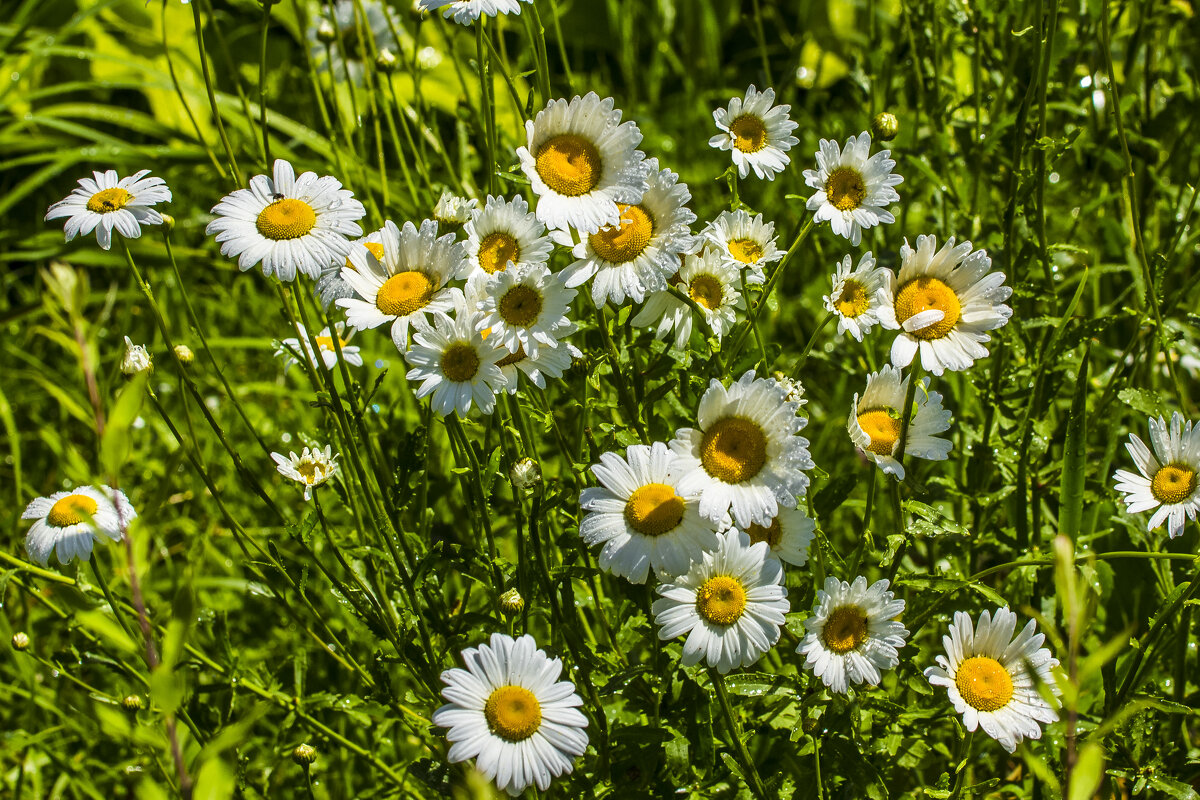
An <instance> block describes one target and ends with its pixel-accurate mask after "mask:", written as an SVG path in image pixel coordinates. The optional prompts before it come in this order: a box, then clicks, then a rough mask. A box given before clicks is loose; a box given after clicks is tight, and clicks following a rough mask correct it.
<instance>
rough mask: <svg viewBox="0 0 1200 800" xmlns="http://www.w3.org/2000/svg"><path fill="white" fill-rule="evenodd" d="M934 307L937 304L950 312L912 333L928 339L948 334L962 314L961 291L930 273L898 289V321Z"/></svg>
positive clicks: (939, 309) (944, 310) (939, 307)
mask: <svg viewBox="0 0 1200 800" xmlns="http://www.w3.org/2000/svg"><path fill="white" fill-rule="evenodd" d="M931 308H936V309H937V310H938V311H941V312H942V313H943V314H945V315H946V316H945V317H943V318H942V321H941V322H938V323H935V324H933V325H930V326H929V327H928V328H924V329H922V330H919V331H912V332H911V333H910V334H909V336H913V337H915V338H917V339H926V340H928V339H941V338H944V337H945V336H947V335H948V334H949V333H950V331H951V330H953V329H954V326H955V324H957V322H958V320H959V318H960V317H961V316H962V304H961V303H959V301H958V295H957V294H955V293H954V290H953V289H951V288H950V287H949V286H947V285H946V284H945V282H944V281H941V280H939V279H938V278H931V277H929V276H924V277H921V278H917V279H916V280H911V281H909V282H908V283H906V284H904V285H903V286H901V287H900V291H898V292H896V321H897V322H899V323H900V324H904V321H905V320H906V319H908V318H909V317H912V316H915V315H917V314H920V313H921V312H922V311H928V310H929V309H931Z"/></svg>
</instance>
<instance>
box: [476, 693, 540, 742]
mask: <svg viewBox="0 0 1200 800" xmlns="http://www.w3.org/2000/svg"><path fill="white" fill-rule="evenodd" d="M483 717H484V719H486V720H487V724H488V729H489V730H491V732H492V733H493V734H495V735H496V736H499V737H500V738H501V739H505V740H507V741H510V742H520V741H523V740H525V739H528V738H529V737H530V736H533V734H535V733H537V729H538V728H540V727H541V725H542V704H541V703H539V702H538V699H537V697H536V696H535V695H534V694H533V692H531V691H529V690H528V689H526V688H525V687H524V686H511V685H509V686H501V687H500V688H499V689H496V690H495V691H493V692H492V693H491V694H490V695H488V699H487V702H486V703H484V704H483Z"/></svg>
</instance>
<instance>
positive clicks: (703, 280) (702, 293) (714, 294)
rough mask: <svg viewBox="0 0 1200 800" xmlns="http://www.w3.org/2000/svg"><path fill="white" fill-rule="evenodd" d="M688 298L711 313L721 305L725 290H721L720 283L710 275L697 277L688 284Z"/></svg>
mask: <svg viewBox="0 0 1200 800" xmlns="http://www.w3.org/2000/svg"><path fill="white" fill-rule="evenodd" d="M688 296H689V297H691V298H692V299H693V300H695V301H696V302H697V303H699V304H700V305H702V306H704V307H705V308H707V309H708V310H709V311H712V310H714V309H716V308H718V307H719V306H720V305H721V298H722V297H724V296H725V290H724V289H722V288H721V282H720V281H719V280H717V279H716V278H714V277H713V276H712V275H697V276H696V277H694V278H692V282H691V283H690V284H688Z"/></svg>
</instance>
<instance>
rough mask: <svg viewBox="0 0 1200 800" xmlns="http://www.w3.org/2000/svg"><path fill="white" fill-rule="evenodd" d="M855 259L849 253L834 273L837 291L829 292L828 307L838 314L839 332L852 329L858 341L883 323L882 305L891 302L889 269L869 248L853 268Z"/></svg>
mask: <svg viewBox="0 0 1200 800" xmlns="http://www.w3.org/2000/svg"><path fill="white" fill-rule="evenodd" d="M852 263H853V259H852V258H851V256H846V257H845V258H843V259H842V260H841V262H840V263H839V264H838V267H837V272H835V273H834V274H833V291H832V292H830V293H829V294H827V295H825V309H826V310H827V311H832V312H833V313H834V314H836V315H837V318H838V334H839V335H840V334H843V333H846V332H847V331H849V332H850V335H851V336H853V337H854V338H855V339H857V340H858V341H860V342H861V341H862V340H863V334H865V333H869V332H870V330H871V328H873V327H874V326H876V325H878V324H879V309H880V308H882V307H883V306H885V305H887V303H888V302H889V300H890V298H889V297H888V292H887V285H888V284H887V278H888V271H887V270H886V269H883V268H877V267H876V266H875V257H874V256H873V255H871V251H870V250H868V251H867V252H866V253H865V254H863V256H862V258H860V259H859V260H858V266H857V267H854V268H853V270H851V264H852Z"/></svg>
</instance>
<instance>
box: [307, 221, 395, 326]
mask: <svg viewBox="0 0 1200 800" xmlns="http://www.w3.org/2000/svg"><path fill="white" fill-rule="evenodd" d="M358 244H361V245H362V246H363V247H365V248H367V249H368V250H370V251H371V253H372V254H373V255H374V256H375V258H376V259H377V260H382V259H383V231H382V230H378V231H372V232H371V233H368V234H367V235H366V236H364V237H363V238H361V239H357V240H355V241H353V242H351V243H350V249H351V250H353V249H354V245H358ZM343 267H348V268H350V269H354V263H353V262H352V261H351V260H350V257H349V256H347V257H346V258H345V259H343V260H342V261H339V262H335V263H334V264H332V265H331V266H329V267H327V268H326V269H325V270H324V271H323V272H322V273H321V277H320V278H319V279H318V280H317V296H318V297H320V298H321V308H323V309H326V310H328V309H329V307H330V306H331V305H333V304H334V302H335V301H337V300H341V299H342V298H343V297H354V296H355V292H354V287H353V286H351V285H350V284H349V283H347V282H346V281H345V280H343V279H342V268H343Z"/></svg>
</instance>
